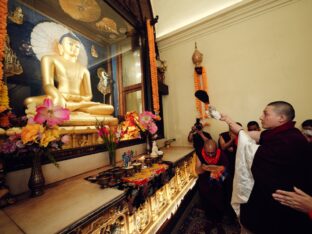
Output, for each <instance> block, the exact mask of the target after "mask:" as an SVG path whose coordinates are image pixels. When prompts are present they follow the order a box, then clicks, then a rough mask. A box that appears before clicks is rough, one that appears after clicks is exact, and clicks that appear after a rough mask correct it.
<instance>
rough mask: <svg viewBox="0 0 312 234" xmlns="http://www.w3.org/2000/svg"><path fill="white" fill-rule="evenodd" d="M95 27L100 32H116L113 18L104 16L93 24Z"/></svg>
mask: <svg viewBox="0 0 312 234" xmlns="http://www.w3.org/2000/svg"><path fill="white" fill-rule="evenodd" d="M95 26H96V28H97V29H98V30H99V31H101V32H106V33H114V34H118V31H117V24H116V22H115V21H114V20H112V19H110V18H107V17H104V18H103V19H101V20H100V21H99V22H97V23H96V24H95Z"/></svg>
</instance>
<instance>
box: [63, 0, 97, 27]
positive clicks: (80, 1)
mask: <svg viewBox="0 0 312 234" xmlns="http://www.w3.org/2000/svg"><path fill="white" fill-rule="evenodd" d="M59 4H60V6H61V8H62V10H63V11H64V12H65V13H66V14H68V15H69V16H70V17H72V18H73V19H75V20H79V21H83V22H87V23H90V22H94V21H96V20H98V19H99V18H100V16H101V7H100V6H99V4H98V3H97V1H96V0H71V1H69V0H59Z"/></svg>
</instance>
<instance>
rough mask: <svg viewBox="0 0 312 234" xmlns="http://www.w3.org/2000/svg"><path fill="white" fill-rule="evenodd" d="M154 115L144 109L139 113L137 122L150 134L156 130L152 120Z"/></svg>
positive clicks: (154, 117)
mask: <svg viewBox="0 0 312 234" xmlns="http://www.w3.org/2000/svg"><path fill="white" fill-rule="evenodd" d="M155 119H156V115H154V114H153V113H152V112H150V111H144V112H142V113H141V114H140V115H139V122H140V124H141V125H142V126H143V127H144V129H145V130H147V131H148V132H149V133H150V134H152V135H153V134H155V133H156V132H157V130H158V128H157V126H156V124H155V122H154V120H155Z"/></svg>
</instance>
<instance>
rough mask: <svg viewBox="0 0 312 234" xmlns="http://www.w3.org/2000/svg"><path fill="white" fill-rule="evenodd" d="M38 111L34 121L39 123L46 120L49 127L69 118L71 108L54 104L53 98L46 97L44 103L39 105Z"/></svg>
mask: <svg viewBox="0 0 312 234" xmlns="http://www.w3.org/2000/svg"><path fill="white" fill-rule="evenodd" d="M36 112H37V114H36V115H35V117H34V121H35V122H36V123H39V124H43V123H45V122H46V124H47V125H48V126H49V127H53V126H55V125H57V124H60V123H62V122H63V121H65V120H69V110H68V109H65V108H62V107H59V106H53V102H52V100H51V99H48V98H46V99H44V101H43V104H42V105H39V106H37V108H36Z"/></svg>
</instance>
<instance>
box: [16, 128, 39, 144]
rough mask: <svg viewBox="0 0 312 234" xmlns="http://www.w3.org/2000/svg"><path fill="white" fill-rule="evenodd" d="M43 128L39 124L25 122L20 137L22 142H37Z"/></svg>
mask: <svg viewBox="0 0 312 234" xmlns="http://www.w3.org/2000/svg"><path fill="white" fill-rule="evenodd" d="M43 131H44V128H43V126H42V125H40V124H27V125H26V126H25V127H23V128H22V133H21V138H22V142H23V144H27V143H28V142H31V141H33V142H37V140H38V138H39V137H40V135H41V134H42V133H43Z"/></svg>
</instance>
